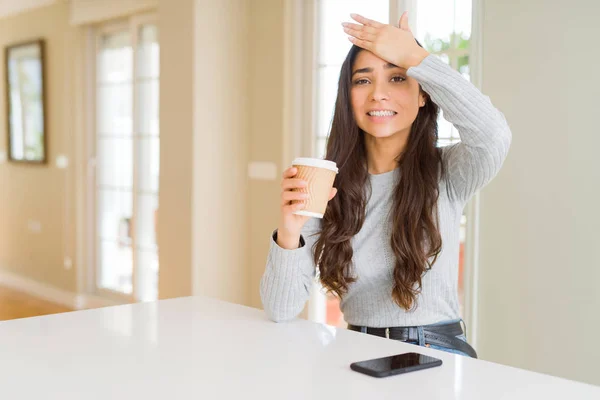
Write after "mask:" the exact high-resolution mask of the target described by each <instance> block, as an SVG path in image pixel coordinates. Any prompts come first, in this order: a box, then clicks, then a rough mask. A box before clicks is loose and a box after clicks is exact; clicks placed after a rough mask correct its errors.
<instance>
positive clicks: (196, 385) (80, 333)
mask: <svg viewBox="0 0 600 400" xmlns="http://www.w3.org/2000/svg"><path fill="white" fill-rule="evenodd" d="M415 350H416V351H419V352H422V353H424V354H429V355H433V356H435V357H438V358H441V359H442V360H443V365H442V366H441V367H437V368H432V369H428V370H424V371H418V372H413V373H409V374H405V375H398V376H394V377H388V378H383V379H377V378H372V377H369V376H366V375H362V374H359V373H357V372H354V371H352V370H350V367H349V365H350V363H351V362H353V361H359V360H364V359H369V358H375V357H382V356H386V355H392V354H397V353H404V352H410V351H415ZM184 398H185V399H254V398H256V399H355V398H356V399H377V400H378V399H386V398H390V399H391V398H393V399H414V400H423V399H474V400H475V399H476V400H482V399H485V400H490V399H513V400H516V399H527V400H529V399H544V400H548V399H569V400H574V399H595V400H598V399H600V387H595V386H590V385H586V384H582V383H576V382H572V381H568V380H564V379H559V378H554V377H551V376H547V375H542V374H538V373H533V372H528V371H524V370H519V369H515V368H510V367H506V366H502V365H498V364H494V363H490V362H486V361H481V360H473V359H469V358H466V357H461V356H455V355H452V354H449V353H444V352H439V351H436V350H432V349H427V348H419V347H416V346H413V345H409V344H405V343H401V342H397V341H392V340H387V339H383V338H377V337H373V336H369V335H365V334H361V333H357V332H351V331H348V330H345V329H334V328H331V327H327V326H323V325H320V324H316V323H312V322H308V321H303V320H297V321H293V322H289V323H282V324H276V323H273V322H271V321H269V320H267V318H266V317H265V315H264V314H263V312H262V311H260V310H256V309H252V308H247V307H243V306H239V305H234V304H229V303H224V302H220V301H217V300H212V299H206V298H202V297H188V298H181V299H174V300H163V301H158V302H153V303H141V304H133V305H125V306H118V307H109V308H103V309H96V310H87V311H78V312H72V313H66V314H57V315H51V316H45V317H36V318H29V319H22V320H14V321H5V322H0V399H7V400H8V399H10V400H14V399H60V400H71V399H77V400H81V399H103V400H108V399H111V400H112V399H142V400H149V399H168V400H175V399H184Z"/></svg>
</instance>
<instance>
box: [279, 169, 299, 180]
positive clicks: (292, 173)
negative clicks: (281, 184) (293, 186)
mask: <svg viewBox="0 0 600 400" xmlns="http://www.w3.org/2000/svg"><path fill="white" fill-rule="evenodd" d="M297 173H298V169H297V168H295V167H289V168H288V169H286V170H285V171H283V175H282V176H283V179H288V178H291V177H293V176H296V174H297Z"/></svg>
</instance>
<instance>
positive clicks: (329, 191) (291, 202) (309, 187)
mask: <svg viewBox="0 0 600 400" xmlns="http://www.w3.org/2000/svg"><path fill="white" fill-rule="evenodd" d="M336 174H337V167H336V165H335V163H334V162H332V161H326V160H321V159H316V158H297V159H296V160H294V162H293V163H292V167H290V168H288V169H287V170H285V171H284V173H283V180H282V182H281V187H282V192H281V222H280V224H279V228H278V231H277V232H278V233H277V243H278V244H279V246H281V247H283V248H286V249H296V248H298V243H299V240H300V232H301V231H302V227H303V226H304V224H305V223H306V221H308V219H309V218H310V217H315V218H322V217H323V214H324V213H325V209H326V208H327V203H328V202H329V200H331V199H332V198H333V197H334V196H335V194H336V193H337V189H336V188H334V187H333V182H334V180H335V176H336Z"/></svg>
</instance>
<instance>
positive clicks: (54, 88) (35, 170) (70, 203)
mask: <svg viewBox="0 0 600 400" xmlns="http://www.w3.org/2000/svg"><path fill="white" fill-rule="evenodd" d="M68 19H69V10H68V4H67V3H66V2H58V3H55V4H53V5H51V6H48V7H43V8H40V9H36V10H34V11H29V12H27V13H24V14H18V15H16V16H12V17H8V18H3V19H0V47H1V48H4V46H6V45H8V44H11V43H15V42H21V41H24V40H29V39H35V38H40V37H43V38H44V39H45V40H46V84H47V85H46V102H47V124H48V126H47V128H48V131H47V132H48V153H47V155H48V160H49V163H48V165H46V166H32V165H22V164H14V163H9V162H5V163H0V271H8V272H10V273H13V274H17V275H19V276H22V277H26V278H29V279H32V280H34V281H38V282H43V283H46V284H48V285H51V286H53V287H56V288H59V289H63V290H66V291H73V292H74V291H75V290H76V284H75V282H76V277H75V270H76V268H75V266H74V265H73V268H71V269H69V270H67V269H65V268H64V267H63V260H64V258H65V257H71V258H73V259H74V257H75V254H74V252H75V242H74V239H75V231H74V221H75V206H74V203H75V202H74V196H75V195H74V175H73V170H72V169H66V170H64V169H58V168H57V167H56V166H55V164H54V161H55V159H56V157H57V156H58V155H60V154H62V155H66V156H67V157H68V158H69V159H70V160H71V161H72V160H73V158H74V147H73V143H74V136H75V134H76V132H75V130H74V117H73V112H72V109H71V107H70V104H71V100H72V99H73V96H74V93H75V92H74V90H75V88H74V84H73V80H72V76H73V75H74V69H75V61H74V60H75V56H74V55H75V51H76V48H77V45H78V43H79V39H80V35H79V31H78V29H76V28H74V27H71V26H69V24H68ZM1 59H2V62H1V63H0V77H1V79H0V93H1V95H0V110H1V112H0V151H3V152H7V150H8V149H7V131H6V114H5V110H6V104H5V101H6V95H5V90H6V88H5V71H4V52H2V56H1ZM29 221H37V222H39V223H40V224H41V232H39V233H34V232H31V231H30V230H28V223H29Z"/></svg>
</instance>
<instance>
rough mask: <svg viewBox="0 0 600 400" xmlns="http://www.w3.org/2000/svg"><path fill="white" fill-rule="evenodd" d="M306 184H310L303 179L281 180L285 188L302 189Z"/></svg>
mask: <svg viewBox="0 0 600 400" xmlns="http://www.w3.org/2000/svg"><path fill="white" fill-rule="evenodd" d="M306 186H308V183H307V182H306V181H304V180H302V179H291V178H288V179H284V180H283V181H281V187H282V188H283V190H290V189H302V188H305V187H306Z"/></svg>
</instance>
